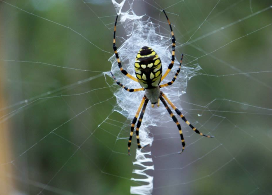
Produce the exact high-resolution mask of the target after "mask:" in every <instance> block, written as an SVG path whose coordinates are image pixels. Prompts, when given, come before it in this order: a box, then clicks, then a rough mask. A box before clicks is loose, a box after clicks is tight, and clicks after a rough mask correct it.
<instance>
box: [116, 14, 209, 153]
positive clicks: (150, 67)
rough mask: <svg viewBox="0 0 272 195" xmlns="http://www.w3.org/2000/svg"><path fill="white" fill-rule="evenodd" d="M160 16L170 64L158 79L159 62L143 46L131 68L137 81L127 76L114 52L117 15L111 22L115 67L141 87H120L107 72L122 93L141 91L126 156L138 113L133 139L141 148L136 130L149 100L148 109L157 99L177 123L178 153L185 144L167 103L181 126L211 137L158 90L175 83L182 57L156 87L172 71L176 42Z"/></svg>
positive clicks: (151, 52) (160, 68) (160, 70)
mask: <svg viewBox="0 0 272 195" xmlns="http://www.w3.org/2000/svg"><path fill="white" fill-rule="evenodd" d="M163 13H164V15H165V17H166V19H167V21H168V24H169V27H170V30H171V35H172V59H171V63H170V64H169V65H168V69H167V71H166V72H165V73H164V75H163V76H162V64H161V60H160V58H159V56H158V55H157V53H156V52H155V51H154V50H153V49H151V48H150V47H147V46H144V47H142V48H141V49H140V51H139V52H138V53H137V56H136V60H135V64H134V68H135V74H136V77H137V78H135V77H134V76H132V75H131V74H129V73H128V72H127V71H126V70H125V69H124V68H123V67H122V64H121V60H120V58H119V55H118V52H117V47H116V40H115V34H116V24H117V19H118V15H117V16H116V20H115V25H114V33H113V50H114V53H115V56H116V59H117V62H118V67H119V68H120V71H121V72H122V73H123V74H124V75H126V76H127V77H129V78H130V79H132V80H134V81H136V82H139V83H140V85H141V86H142V88H138V89H129V88H127V87H126V86H124V85H123V84H122V83H120V82H119V81H117V80H116V78H115V76H114V75H113V73H112V72H111V75H112V77H113V79H114V80H115V82H116V83H117V84H118V85H120V86H121V87H122V88H124V89H125V90H127V91H129V92H135V91H143V90H145V95H144V97H143V99H142V101H141V103H140V106H139V108H138V110H137V112H136V115H135V117H134V118H133V120H132V123H131V131H130V137H129V140H128V154H129V155H130V146H131V140H132V136H133V132H134V127H135V123H136V121H137V119H138V116H139V114H140V117H139V120H138V123H137V125H136V138H137V145H138V148H142V146H141V144H140V138H139V128H140V126H141V122H142V119H143V117H144V113H145V109H146V106H147V103H148V101H149V100H150V101H151V104H152V107H154V105H155V104H158V105H159V100H161V102H162V103H163V105H164V106H165V108H166V109H167V111H168V113H169V115H170V116H171V117H172V119H173V121H174V122H175V123H176V124H177V127H178V129H179V134H180V138H181V144H182V151H181V152H183V150H184V148H185V141H184V138H183V134H182V130H181V126H180V123H179V122H178V120H177V118H176V117H175V115H174V114H173V112H172V111H171V109H170V108H169V107H168V104H170V106H171V107H172V109H174V110H175V112H176V113H177V114H178V115H179V116H180V117H181V118H182V120H183V121H185V123H186V124H187V125H189V127H191V128H192V129H193V130H194V131H195V132H196V133H198V134H199V135H202V136H205V137H209V138H211V137H213V136H210V135H204V134H203V133H201V132H199V131H198V130H197V129H196V128H195V127H194V126H193V125H192V124H191V123H190V122H189V121H188V120H187V119H186V118H185V116H184V115H183V114H182V113H181V112H180V111H179V110H178V109H177V107H176V106H175V105H174V104H173V103H172V102H171V101H170V100H169V99H168V98H167V96H166V95H165V94H164V93H163V92H162V91H161V90H160V88H162V87H167V86H169V85H172V84H173V83H174V82H175V80H176V78H177V76H178V74H179V72H180V69H181V64H182V59H183V54H182V56H181V60H180V65H179V68H178V70H177V72H176V74H175V76H174V77H173V79H172V81H171V82H168V83H165V84H162V85H160V82H161V81H163V79H164V78H165V77H166V76H167V75H168V73H169V72H170V70H171V69H172V67H173V65H174V61H175V46H176V39H175V36H174V32H173V30H172V26H171V23H170V21H169V19H168V16H167V15H166V13H165V11H164V10H163ZM167 103H168V104H167ZM140 112H141V113H140ZM181 152H180V153H181Z"/></svg>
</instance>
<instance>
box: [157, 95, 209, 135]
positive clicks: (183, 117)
mask: <svg viewBox="0 0 272 195" xmlns="http://www.w3.org/2000/svg"><path fill="white" fill-rule="evenodd" d="M162 97H164V99H165V100H166V101H167V102H168V103H169V104H170V105H171V107H172V108H173V109H174V110H175V112H176V113H177V114H178V115H179V116H180V117H181V118H182V120H183V121H184V122H185V123H186V124H187V125H188V126H189V127H191V129H193V130H194V132H196V133H197V134H199V135H201V136H204V137H208V138H213V137H214V136H210V135H205V134H203V133H201V132H200V131H199V130H197V129H196V128H195V127H194V126H193V125H192V124H191V123H190V122H189V121H188V120H187V119H186V118H185V116H184V115H183V114H182V113H181V112H180V111H179V109H177V107H176V106H175V105H174V104H173V103H172V102H171V101H170V100H169V99H168V98H167V96H166V95H165V94H164V93H162Z"/></svg>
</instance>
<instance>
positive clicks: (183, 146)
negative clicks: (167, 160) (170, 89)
mask: <svg viewBox="0 0 272 195" xmlns="http://www.w3.org/2000/svg"><path fill="white" fill-rule="evenodd" d="M162 94H163V93H162ZM160 100H161V102H162V103H163V105H164V106H165V108H166V110H167V111H168V113H169V115H170V116H171V118H172V119H173V121H174V122H175V123H176V125H177V127H178V130H179V135H180V139H181V144H182V151H181V152H179V153H182V152H183V150H184V149H185V140H184V137H183V133H182V130H181V126H180V124H179V122H178V119H177V118H176V116H175V115H174V114H173V112H172V111H171V110H170V108H169V107H168V105H167V103H166V102H165V100H164V99H163V97H162V96H160Z"/></svg>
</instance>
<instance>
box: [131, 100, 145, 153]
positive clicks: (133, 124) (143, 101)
mask: <svg viewBox="0 0 272 195" xmlns="http://www.w3.org/2000/svg"><path fill="white" fill-rule="evenodd" d="M145 100H146V97H145V96H144V97H143V99H142V101H141V104H140V106H139V107H138V110H137V112H136V114H135V116H134V118H133V120H132V122H131V130H130V136H129V140H128V155H130V146H131V141H132V136H133V131H134V127H135V123H136V121H137V118H138V116H139V113H140V111H141V109H142V107H143V105H144V103H145Z"/></svg>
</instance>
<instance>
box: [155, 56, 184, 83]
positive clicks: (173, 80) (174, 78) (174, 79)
mask: <svg viewBox="0 0 272 195" xmlns="http://www.w3.org/2000/svg"><path fill="white" fill-rule="evenodd" d="M182 60H183V54H182V55H181V59H180V63H179V68H178V70H177V72H176V74H175V76H174V77H173V79H172V81H170V82H168V83H165V84H162V85H160V88H162V87H167V86H169V85H172V84H173V83H174V82H175V81H176V79H177V77H178V74H179V72H180V69H181V64H182Z"/></svg>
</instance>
